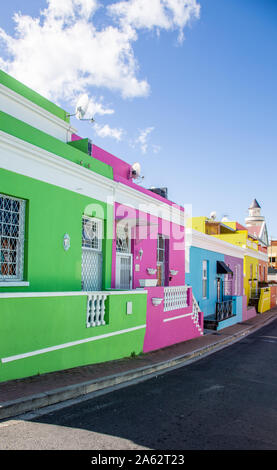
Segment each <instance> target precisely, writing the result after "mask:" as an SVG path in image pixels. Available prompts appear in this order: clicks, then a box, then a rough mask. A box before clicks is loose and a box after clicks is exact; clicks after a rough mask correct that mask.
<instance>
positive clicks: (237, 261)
mask: <svg viewBox="0 0 277 470" xmlns="http://www.w3.org/2000/svg"><path fill="white" fill-rule="evenodd" d="M224 262H225V263H226V264H227V265H228V266H229V267H230V269H231V270H232V271H233V276H232V277H231V278H230V279H233V283H232V295H236V294H237V295H239V296H241V295H243V259H242V258H236V257H235V256H227V255H224ZM236 268H238V269H237V273H238V284H237V286H238V292H236V286H235V282H236V278H235V273H236Z"/></svg>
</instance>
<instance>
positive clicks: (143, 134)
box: [135, 127, 154, 153]
mask: <svg viewBox="0 0 277 470" xmlns="http://www.w3.org/2000/svg"><path fill="white" fill-rule="evenodd" d="M153 130H154V127H147V128H146V129H143V130H140V133H139V136H138V138H137V139H136V140H135V144H138V145H139V146H140V149H141V152H142V153H146V152H147V149H148V136H149V134H151V132H153Z"/></svg>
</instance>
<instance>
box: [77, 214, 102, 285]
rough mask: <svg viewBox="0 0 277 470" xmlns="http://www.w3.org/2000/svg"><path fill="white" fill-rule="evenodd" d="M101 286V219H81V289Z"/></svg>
mask: <svg viewBox="0 0 277 470" xmlns="http://www.w3.org/2000/svg"><path fill="white" fill-rule="evenodd" d="M101 288H102V221H101V220H99V219H94V218H91V217H83V220H82V289H83V290H85V291H97V290H101Z"/></svg>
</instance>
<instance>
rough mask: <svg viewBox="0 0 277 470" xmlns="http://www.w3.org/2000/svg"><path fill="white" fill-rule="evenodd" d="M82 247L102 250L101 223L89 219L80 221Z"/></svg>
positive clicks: (84, 218)
mask: <svg viewBox="0 0 277 470" xmlns="http://www.w3.org/2000/svg"><path fill="white" fill-rule="evenodd" d="M82 246H83V247H84V248H91V249H93V250H96V251H101V250H102V221H101V220H99V219H94V218H91V217H83V219H82Z"/></svg>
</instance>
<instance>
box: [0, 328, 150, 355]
mask: <svg viewBox="0 0 277 470" xmlns="http://www.w3.org/2000/svg"><path fill="white" fill-rule="evenodd" d="M143 328H146V325H139V326H135V327H133V328H127V329H126V330H120V331H114V332H113V333H106V334H104V335H100V336H93V337H91V338H85V339H80V340H78V341H70V342H69V343H64V344H58V345H56V346H50V347H48V348H43V349H37V350H35V351H31V352H27V353H23V354H16V355H14V356H9V357H3V358H1V362H2V364H5V363H7V362H13V361H17V360H18V359H25V358H27V357H32V356H37V355H39V354H45V353H48V352H51V351H57V350H58V349H65V348H69V347H72V346H78V345H79V344H84V343H89V342H92V341H98V340H99V339H104V338H110V337H111V336H117V335H121V334H124V333H130V332H131V331H136V330H141V329H143Z"/></svg>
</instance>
